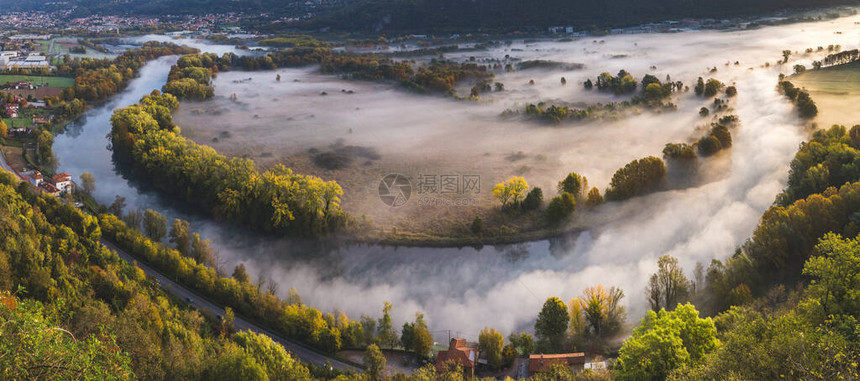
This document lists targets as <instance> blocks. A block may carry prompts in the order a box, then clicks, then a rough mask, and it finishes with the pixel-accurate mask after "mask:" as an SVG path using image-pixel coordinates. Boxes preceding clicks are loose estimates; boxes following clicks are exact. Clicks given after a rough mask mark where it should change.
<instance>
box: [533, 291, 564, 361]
mask: <svg viewBox="0 0 860 381" xmlns="http://www.w3.org/2000/svg"><path fill="white" fill-rule="evenodd" d="M569 320H570V318H569V317H568V316H567V306H565V305H564V302H562V301H561V299H559V298H556V297H551V298H549V299H547V300H546V302H545V303H544V305H543V308H542V309H541V311H540V314H539V315H538V318H537V321H535V336H536V337H537V339H538V341H537V348H538V350H539V351H540V352H542V353H560V352H562V351H564V344H565V332H567V324H568V322H569Z"/></svg>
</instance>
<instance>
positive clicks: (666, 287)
mask: <svg viewBox="0 0 860 381" xmlns="http://www.w3.org/2000/svg"><path fill="white" fill-rule="evenodd" d="M691 288H692V284H691V283H690V281H689V280H688V279H687V277H686V276H684V271H683V270H682V269H681V267H680V266H678V259H677V258H675V257H672V256H669V255H664V256H662V257H660V259H658V260H657V272H656V273H654V274H652V275H651V278H650V279H648V286H646V288H645V295H647V296H648V304H650V305H651V309H652V310H654V311H659V310H660V309H664V308H665V309H666V310H668V311H671V310H673V309H675V306H676V305H678V304H679V303H683V302H685V301H687V300H688V298H689V296H690V291H691Z"/></svg>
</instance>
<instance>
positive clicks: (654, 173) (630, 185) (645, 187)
mask: <svg viewBox="0 0 860 381" xmlns="http://www.w3.org/2000/svg"><path fill="white" fill-rule="evenodd" d="M665 177H666V165H665V164H663V160H660V159H659V158H656V157H654V156H649V157H646V158H643V159H639V160H634V161H632V162H630V163H628V164H627V165H625V166H624V168H621V169H619V170H618V171H617V172H615V174H614V175H612V180H611V182H610V184H609V188H607V189H606V192H605V193H604V194H605V197H606V199H607V200H609V201H620V200H625V199H628V198H631V197H635V196H640V195H643V194H646V193H649V192H652V191H654V190H656V189H657V187H659V186H660V185H661V184H662V183H663V181H664V179H665Z"/></svg>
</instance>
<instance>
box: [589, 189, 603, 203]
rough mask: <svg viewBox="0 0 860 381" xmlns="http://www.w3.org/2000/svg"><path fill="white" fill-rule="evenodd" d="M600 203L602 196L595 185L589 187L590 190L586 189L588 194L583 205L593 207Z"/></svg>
mask: <svg viewBox="0 0 860 381" xmlns="http://www.w3.org/2000/svg"><path fill="white" fill-rule="evenodd" d="M602 203H603V196H601V195H600V189H597V187H594V188H591V190H590V191H588V196H586V197H585V205H588V206H589V207H592V208H593V207H595V206H597V205H600V204H602Z"/></svg>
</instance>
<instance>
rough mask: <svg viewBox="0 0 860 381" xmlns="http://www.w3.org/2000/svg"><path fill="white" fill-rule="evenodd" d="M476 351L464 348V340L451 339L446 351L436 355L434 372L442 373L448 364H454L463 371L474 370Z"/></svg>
mask: <svg viewBox="0 0 860 381" xmlns="http://www.w3.org/2000/svg"><path fill="white" fill-rule="evenodd" d="M477 357H478V350H477V349H475V348H469V347H467V346H466V339H451V343H450V344H449V345H448V350H446V351H439V354H437V355H436V371H437V372H442V371H444V370H445V368H446V367H447V366H448V364H451V363H453V364H456V365H459V366H461V367H463V368H464V369H468V368H474V367H475V360H476V359H477Z"/></svg>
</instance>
